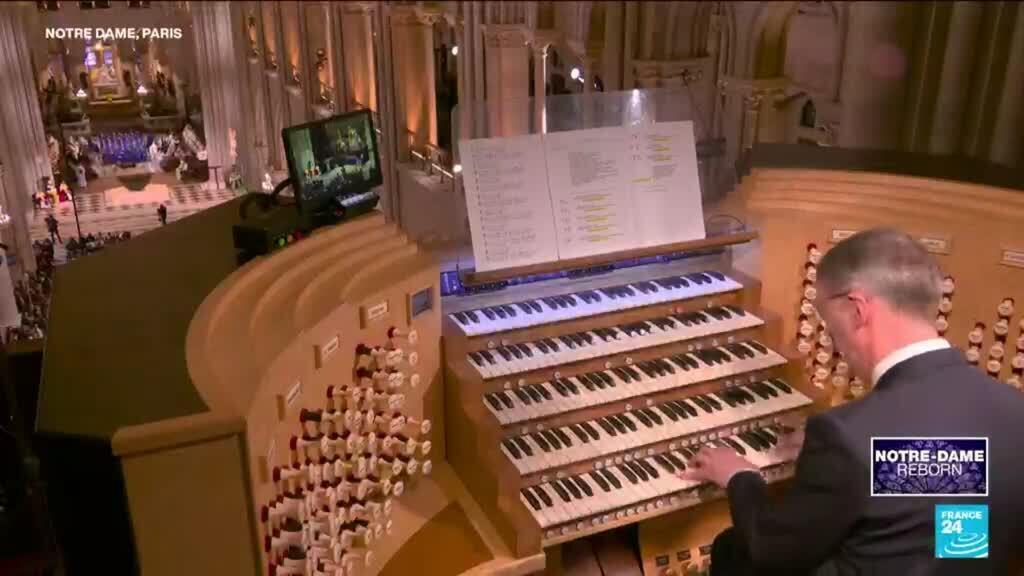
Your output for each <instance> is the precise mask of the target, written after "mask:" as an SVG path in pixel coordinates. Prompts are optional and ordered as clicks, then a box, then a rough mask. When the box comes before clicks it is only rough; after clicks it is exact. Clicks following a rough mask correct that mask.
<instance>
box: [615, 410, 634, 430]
mask: <svg viewBox="0 0 1024 576" xmlns="http://www.w3.org/2000/svg"><path fill="white" fill-rule="evenodd" d="M618 417H619V419H620V420H621V421H622V423H623V424H625V425H626V427H627V428H629V431H630V432H636V431H637V430H639V427H638V426H637V425H636V422H633V419H632V418H630V417H629V416H627V415H625V414H619V415H618Z"/></svg>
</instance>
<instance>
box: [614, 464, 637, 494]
mask: <svg viewBox="0 0 1024 576" xmlns="http://www.w3.org/2000/svg"><path fill="white" fill-rule="evenodd" d="M615 468H616V469H617V470H618V472H619V474H622V475H623V476H625V477H626V480H629V482H630V483H631V484H639V483H640V478H638V477H637V475H636V474H634V473H633V470H631V469H630V468H629V467H628V466H626V465H625V464H622V465H619V466H616V467H615ZM616 488H618V486H616Z"/></svg>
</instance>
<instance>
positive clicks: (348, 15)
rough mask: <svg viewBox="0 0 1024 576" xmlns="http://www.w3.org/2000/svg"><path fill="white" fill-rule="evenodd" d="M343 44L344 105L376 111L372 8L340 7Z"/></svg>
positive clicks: (353, 4)
mask: <svg viewBox="0 0 1024 576" xmlns="http://www.w3.org/2000/svg"><path fill="white" fill-rule="evenodd" d="M343 10H344V16H343V19H344V20H343V23H342V26H343V28H344V35H343V39H344V45H345V73H346V75H347V76H346V79H345V82H346V84H347V85H348V98H350V99H351V101H350V102H348V103H347V105H348V106H352V105H353V104H354V103H358V104H359V105H360V106H363V107H366V108H369V109H371V110H377V88H376V82H377V72H376V55H375V53H374V49H373V20H372V16H373V13H372V11H373V8H372V7H371V6H370V5H369V4H368V3H366V2H345V3H344V4H343Z"/></svg>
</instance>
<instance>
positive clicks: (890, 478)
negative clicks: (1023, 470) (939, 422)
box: [871, 437, 988, 497]
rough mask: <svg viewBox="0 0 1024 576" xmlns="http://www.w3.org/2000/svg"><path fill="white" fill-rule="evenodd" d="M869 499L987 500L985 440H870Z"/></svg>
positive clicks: (986, 441) (986, 452)
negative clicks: (936, 498)
mask: <svg viewBox="0 0 1024 576" xmlns="http://www.w3.org/2000/svg"><path fill="white" fill-rule="evenodd" d="M871 495H872V496H944V497H945V496H988V438H877V437H876V438H872V439H871Z"/></svg>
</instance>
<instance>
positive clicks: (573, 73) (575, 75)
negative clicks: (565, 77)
mask: <svg viewBox="0 0 1024 576" xmlns="http://www.w3.org/2000/svg"><path fill="white" fill-rule="evenodd" d="M569 77H570V78H572V79H573V80H579V79H580V69H579V68H575V67H574V68H573V69H572V70H571V71H570V72H569Z"/></svg>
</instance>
